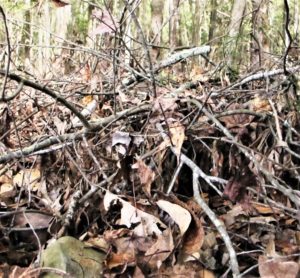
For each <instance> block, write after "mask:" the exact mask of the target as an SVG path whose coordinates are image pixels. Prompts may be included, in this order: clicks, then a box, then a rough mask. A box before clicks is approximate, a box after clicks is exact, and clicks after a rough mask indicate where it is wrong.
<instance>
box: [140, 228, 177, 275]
mask: <svg viewBox="0 0 300 278" xmlns="http://www.w3.org/2000/svg"><path fill="white" fill-rule="evenodd" d="M173 249H174V242H173V237H172V233H171V231H170V230H169V229H166V230H164V231H163V233H162V235H161V236H159V237H158V239H157V241H156V242H155V243H154V244H153V245H152V246H151V247H150V248H149V249H148V250H147V252H146V253H145V260H146V261H147V262H148V264H149V265H150V266H151V267H152V268H157V269H159V268H160V266H161V264H162V262H163V261H165V260H166V259H167V258H168V257H169V256H170V254H171V252H173Z"/></svg>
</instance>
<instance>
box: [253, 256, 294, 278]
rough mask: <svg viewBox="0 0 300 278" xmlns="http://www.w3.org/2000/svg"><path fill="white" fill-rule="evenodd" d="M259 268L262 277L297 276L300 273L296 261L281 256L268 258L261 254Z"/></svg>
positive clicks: (289, 277)
mask: <svg viewBox="0 0 300 278" xmlns="http://www.w3.org/2000/svg"><path fill="white" fill-rule="evenodd" d="M258 269H259V274H260V277H261V278H281V277H284V278H296V277H297V275H298V273H299V265H298V264H297V263H296V262H294V261H283V260H281V259H279V258H276V259H269V260H268V257H266V256H259V259H258Z"/></svg>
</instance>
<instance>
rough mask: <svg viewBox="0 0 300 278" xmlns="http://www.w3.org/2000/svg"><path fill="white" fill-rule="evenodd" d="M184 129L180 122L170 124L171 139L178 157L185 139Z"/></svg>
mask: <svg viewBox="0 0 300 278" xmlns="http://www.w3.org/2000/svg"><path fill="white" fill-rule="evenodd" d="M184 131H185V128H184V126H183V125H182V124H181V123H180V122H176V123H174V124H172V125H171V126H170V133H171V140H172V144H173V146H174V148H175V152H176V155H177V158H178V159H179V156H180V153H181V147H182V144H183V142H184V139H185V134H184Z"/></svg>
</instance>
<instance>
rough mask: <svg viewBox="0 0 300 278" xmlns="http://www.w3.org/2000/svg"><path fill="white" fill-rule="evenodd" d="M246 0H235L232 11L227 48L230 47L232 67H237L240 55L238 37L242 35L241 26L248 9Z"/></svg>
mask: <svg viewBox="0 0 300 278" xmlns="http://www.w3.org/2000/svg"><path fill="white" fill-rule="evenodd" d="M246 4H247V1H246V0H235V1H234V3H233V7H232V11H231V21H230V24H229V27H228V28H229V30H228V36H229V41H228V45H226V48H227V49H228V57H227V58H228V65H229V66H230V67H231V68H236V65H235V61H236V58H237V56H238V55H240V53H238V50H239V49H238V43H237V42H238V39H239V36H240V35H241V26H242V23H243V18H244V14H245V10H246Z"/></svg>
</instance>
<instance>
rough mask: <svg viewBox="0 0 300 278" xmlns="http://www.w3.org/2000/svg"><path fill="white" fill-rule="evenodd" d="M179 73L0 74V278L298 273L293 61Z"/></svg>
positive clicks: (298, 134)
mask: <svg viewBox="0 0 300 278" xmlns="http://www.w3.org/2000/svg"><path fill="white" fill-rule="evenodd" d="M179 60H180V59H179ZM177 62H178V61H175V62H174V61H173V62H172V63H173V64H176V63H177ZM160 65H161V64H160ZM167 66H168V65H167ZM169 66H170V65H169ZM176 67H177V69H178V68H181V66H178V64H176V65H174V66H170V67H169V68H166V65H164V66H163V67H162V68H161V69H160V68H159V66H158V67H157V68H156V71H157V72H159V75H157V78H158V80H156V81H155V85H154V82H153V79H154V78H153V77H154V76H152V75H149V76H148V77H146V78H145V76H138V77H135V78H133V77H132V76H129V75H126V74H127V73H126V74H125V73H124V77H122V78H120V82H119V84H116V83H115V84H114V81H113V79H112V78H111V79H106V80H105V79H99V76H96V75H95V74H94V75H93V73H92V72H91V70H90V68H89V66H88V65H86V66H85V67H83V68H81V69H80V70H78V75H77V76H75V77H74V76H72V79H71V78H70V79H68V77H64V82H61V81H60V80H59V78H56V79H55V78H53V79H52V81H39V82H37V81H33V79H31V78H29V77H28V76H27V77H26V75H24V73H22V72H16V74H15V75H13V74H9V75H8V80H9V82H8V84H7V92H6V94H7V96H9V95H10V94H13V92H15V91H16V90H17V88H18V86H20V85H18V84H21V90H23V93H21V94H18V95H17V96H16V97H14V98H12V100H10V101H9V102H3V103H2V104H1V107H0V109H1V111H0V112H1V114H0V115H1V117H0V121H1V123H0V138H1V145H0V163H1V164H0V165H1V167H0V202H1V203H0V208H1V214H0V250H1V251H0V264H1V268H0V269H1V270H0V277H38V276H39V275H40V273H41V272H42V273H46V272H48V273H52V274H56V275H57V276H56V277H61V276H63V277H101V276H104V277H202V278H204V277H205V278H208V277H232V276H234V277H286V278H288V277H297V275H298V272H299V258H300V250H299V249H300V248H299V247H300V232H299V225H300V224H299V221H300V214H299V206H300V155H299V154H300V122H299V117H300V102H299V89H298V88H297V86H298V84H297V82H296V80H295V78H294V77H295V76H294V74H296V72H297V71H299V67H298V68H297V67H295V68H292V69H290V71H289V75H288V76H287V75H285V74H284V71H283V70H281V69H279V70H273V71H266V72H258V73H255V74H248V75H244V77H235V78H233V77H232V76H230V75H229V74H226V73H225V72H217V73H216V72H215V73H212V72H203V71H202V70H200V69H199V68H196V67H194V68H193V69H192V70H190V71H189V73H187V72H186V71H182V74H181V75H180V74H178V72H176V74H175V73H174V72H175V71H174V69H175V68H176ZM1 74H2V75H5V72H1ZM20 76H23V77H24V76H25V77H24V78H23V79H22V78H21V77H20ZM158 76H159V77H158ZM175 76H176V78H175ZM97 78H98V79H97ZM145 79H147V80H145ZM15 81H16V82H15ZM17 83H18V84H17ZM99 84H101V86H100V85H99ZM23 86H24V87H23ZM76 111H81V114H80V113H77V112H76ZM82 115H83V116H82ZM78 117H81V118H80V119H79V118H78ZM57 239H59V240H57ZM55 240H56V241H55ZM55 243H56V244H57V243H59V244H58V249H55V250H52V249H51V246H52V247H53V246H55ZM56 247H57V246H56ZM87 249H91V252H92V253H89V254H87V253H85V250H87ZM49 257H50V258H49ZM54 258H57V259H58V261H55V260H54ZM96 258H97V259H96ZM93 271H94V272H93ZM48 275H49V274H48ZM45 277H47V276H45ZM48 277H50V276H48ZM51 277H53V276H51Z"/></svg>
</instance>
